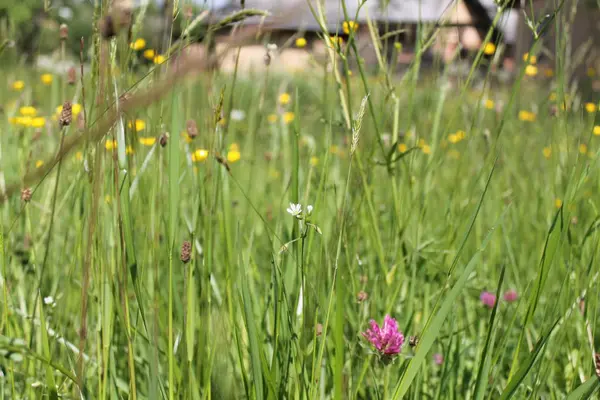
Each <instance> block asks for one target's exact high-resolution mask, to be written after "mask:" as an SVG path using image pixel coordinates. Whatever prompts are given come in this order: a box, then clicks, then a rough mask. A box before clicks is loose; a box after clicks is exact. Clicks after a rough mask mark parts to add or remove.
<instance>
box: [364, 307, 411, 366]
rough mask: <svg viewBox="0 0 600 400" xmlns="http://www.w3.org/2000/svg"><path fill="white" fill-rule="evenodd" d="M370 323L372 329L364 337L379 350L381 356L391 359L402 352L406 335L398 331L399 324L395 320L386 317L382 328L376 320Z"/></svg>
mask: <svg viewBox="0 0 600 400" xmlns="http://www.w3.org/2000/svg"><path fill="white" fill-rule="evenodd" d="M369 323H370V324H371V329H367V330H366V331H365V332H363V333H362V335H363V336H364V337H365V339H367V340H368V341H369V342H370V343H371V344H372V345H373V347H375V349H377V351H378V352H379V354H380V355H382V356H384V357H388V358H389V357H393V356H395V355H396V354H398V353H400V351H402V345H403V344H404V335H403V334H402V332H400V331H399V330H398V323H397V322H396V320H395V319H394V318H392V317H390V316H389V315H386V316H385V318H384V319H383V324H382V325H381V327H380V326H379V324H377V322H375V321H374V320H371V321H369Z"/></svg>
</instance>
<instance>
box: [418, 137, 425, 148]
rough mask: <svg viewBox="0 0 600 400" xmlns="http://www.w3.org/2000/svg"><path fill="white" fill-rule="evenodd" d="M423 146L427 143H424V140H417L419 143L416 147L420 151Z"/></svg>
mask: <svg viewBox="0 0 600 400" xmlns="http://www.w3.org/2000/svg"><path fill="white" fill-rule="evenodd" d="M425 145H427V142H425V139H422V138H421V139H419V141H418V142H417V147H418V148H420V149H422V148H423V147H425Z"/></svg>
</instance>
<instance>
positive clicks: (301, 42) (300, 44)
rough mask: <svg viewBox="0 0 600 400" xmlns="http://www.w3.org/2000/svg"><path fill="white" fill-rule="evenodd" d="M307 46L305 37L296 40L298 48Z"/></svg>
mask: <svg viewBox="0 0 600 400" xmlns="http://www.w3.org/2000/svg"><path fill="white" fill-rule="evenodd" d="M305 46H306V39H304V38H303V37H299V38H298V39H296V47H298V48H299V49H301V48H303V47H305Z"/></svg>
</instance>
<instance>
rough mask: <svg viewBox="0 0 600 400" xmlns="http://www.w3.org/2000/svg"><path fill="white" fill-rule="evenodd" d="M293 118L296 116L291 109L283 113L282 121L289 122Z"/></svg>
mask: <svg viewBox="0 0 600 400" xmlns="http://www.w3.org/2000/svg"><path fill="white" fill-rule="evenodd" d="M295 118H296V116H295V115H294V113H293V112H291V111H288V112H285V113H283V122H285V123H286V124H289V123H291V122H292V121H294V119H295Z"/></svg>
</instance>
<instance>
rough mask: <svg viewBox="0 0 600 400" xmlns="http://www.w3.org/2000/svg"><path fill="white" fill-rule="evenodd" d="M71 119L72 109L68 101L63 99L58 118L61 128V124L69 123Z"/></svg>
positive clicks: (67, 124) (66, 124)
mask: <svg viewBox="0 0 600 400" xmlns="http://www.w3.org/2000/svg"><path fill="white" fill-rule="evenodd" d="M72 121H73V111H72V106H71V102H70V101H65V102H64V103H63V108H62V112H61V113H60V118H59V119H58V124H59V125H60V127H61V128H62V127H63V126H69V125H71V122H72Z"/></svg>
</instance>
